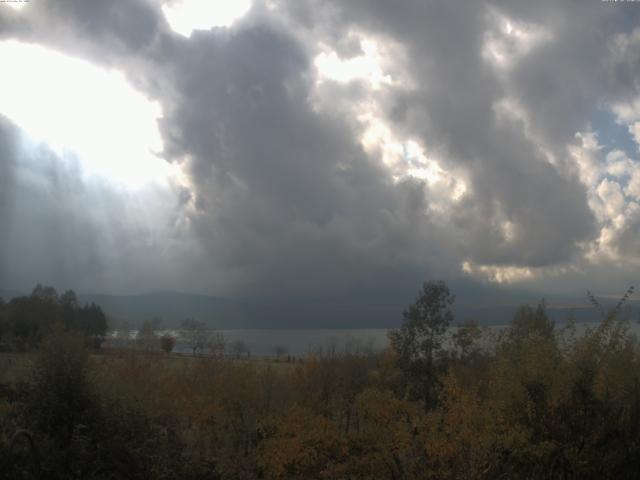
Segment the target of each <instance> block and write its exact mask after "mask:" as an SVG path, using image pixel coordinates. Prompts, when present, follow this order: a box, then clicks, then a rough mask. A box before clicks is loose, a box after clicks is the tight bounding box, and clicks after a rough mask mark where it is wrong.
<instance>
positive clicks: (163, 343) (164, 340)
mask: <svg viewBox="0 0 640 480" xmlns="http://www.w3.org/2000/svg"><path fill="white" fill-rule="evenodd" d="M175 346H176V337H174V336H173V335H169V334H168V333H165V334H164V335H163V336H162V337H160V348H162V351H163V352H165V353H167V354H169V353H171V351H172V350H173V347H175Z"/></svg>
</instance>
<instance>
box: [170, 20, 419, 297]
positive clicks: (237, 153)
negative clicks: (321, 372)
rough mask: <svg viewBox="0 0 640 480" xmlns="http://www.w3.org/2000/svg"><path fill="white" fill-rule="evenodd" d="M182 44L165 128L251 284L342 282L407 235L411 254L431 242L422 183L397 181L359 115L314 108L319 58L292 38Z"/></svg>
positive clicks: (210, 228) (202, 227)
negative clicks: (362, 129) (359, 135)
mask: <svg viewBox="0 0 640 480" xmlns="http://www.w3.org/2000/svg"><path fill="white" fill-rule="evenodd" d="M171 54H172V58H171V61H170V62H169V63H170V65H171V71H172V79H173V82H174V85H175V88H176V91H177V95H176V96H175V97H174V98H172V99H167V100H169V101H166V102H165V108H166V110H165V118H164V119H163V122H162V125H163V131H164V132H165V138H166V139H168V140H169V144H168V146H167V147H168V150H169V151H170V152H171V155H172V156H173V157H174V158H175V159H176V160H175V161H181V159H183V158H186V160H183V161H184V165H185V167H186V168H187V171H188V173H189V176H190V179H191V182H192V187H193V190H194V206H195V209H194V211H193V212H192V213H191V214H190V218H191V219H192V220H193V228H194V230H195V232H196V233H197V234H198V235H199V236H200V238H201V239H202V242H203V244H204V245H206V248H207V249H208V253H209V255H210V258H211V259H212V261H213V262H214V265H216V264H218V265H220V266H221V267H222V268H223V269H227V268H228V269H230V270H231V272H232V275H231V276H232V278H233V276H234V275H237V276H238V280H239V281H240V282H242V283H246V284H245V285H244V286H245V287H248V288H256V289H265V288H267V289H271V288H286V289H310V288H315V287H319V286H320V287H322V288H323V289H331V288H333V287H343V286H344V285H350V284H352V283H353V282H354V281H357V280H361V277H363V276H366V275H368V274H371V272H372V271H375V270H376V269H378V268H383V267H385V268H386V267H387V266H388V264H389V258H391V257H393V256H395V255H397V256H401V255H398V254H397V253H396V252H394V250H397V249H404V248H406V247H407V245H406V243H400V242H397V243H396V242H395V241H396V240H402V238H401V237H407V239H406V240H407V241H408V242H409V243H411V245H410V247H411V248H410V250H409V252H408V253H404V255H407V256H409V257H413V256H414V255H415V254H416V253H417V252H416V247H418V249H419V251H422V248H420V247H419V245H415V243H421V242H424V243H425V244H428V243H429V240H428V239H429V238H430V237H431V235H430V234H428V233H427V232H426V224H427V219H426V218H424V217H423V215H421V213H420V211H421V210H424V208H425V205H424V198H423V196H422V194H421V193H417V197H416V193H414V190H415V191H416V192H420V191H421V189H420V188H418V189H417V190H416V189H415V188H414V186H413V185H411V184H410V183H406V184H403V185H393V184H392V182H391V181H390V179H389V177H388V175H386V172H384V171H383V170H382V169H381V167H380V166H379V165H378V164H377V163H376V162H374V161H372V159H370V158H368V157H367V156H366V155H365V153H364V152H363V151H362V149H361V148H360V147H359V145H358V143H357V142H356V141H354V137H355V135H354V132H352V131H350V128H349V125H348V123H347V122H345V121H343V120H342V119H341V118H339V117H335V116H331V115H320V114H318V113H316V112H314V111H313V110H312V107H311V104H310V102H309V99H310V98H309V97H310V91H309V90H310V76H311V72H310V70H309V58H308V57H307V56H306V54H305V52H304V51H303V50H301V48H300V47H299V46H298V45H296V43H295V42H294V41H293V39H292V38H291V37H289V36H287V35H286V34H284V33H282V32H277V31H273V30H271V29H268V28H260V27H252V28H248V29H246V30H241V31H236V32H232V33H229V34H227V33H223V32H213V33H196V34H194V35H193V36H192V38H191V40H190V41H189V42H183V43H181V44H180V46H179V48H177V49H176V50H174V51H173V52H171ZM414 197H415V198H414ZM421 229H422V230H423V231H422V232H421V234H419V233H418V231H419V230H421ZM397 230H400V231H401V232H402V233H400V234H398V231H397ZM412 237H413V239H412ZM418 238H421V240H420V241H419V242H416V240H417V239H418ZM391 266H393V265H391ZM301 278H304V281H303V282H301V281H300V279H301Z"/></svg>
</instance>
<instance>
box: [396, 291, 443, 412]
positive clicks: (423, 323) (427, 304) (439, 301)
mask: <svg viewBox="0 0 640 480" xmlns="http://www.w3.org/2000/svg"><path fill="white" fill-rule="evenodd" d="M454 300H455V296H454V295H453V294H452V293H451V292H450V291H449V287H448V286H447V285H446V284H445V283H444V282H442V281H438V282H436V281H429V282H425V283H424V284H423V285H422V289H421V290H420V293H419V294H418V297H417V298H416V301H415V302H414V303H413V304H411V305H409V307H408V308H407V309H406V310H405V311H404V314H403V317H404V319H403V323H402V326H401V327H400V328H399V329H397V330H391V331H390V332H389V340H390V342H391V345H392V346H393V348H394V350H395V351H396V352H397V354H398V359H397V360H398V366H399V367H400V369H401V370H402V371H403V372H405V374H406V376H407V380H408V388H409V393H410V395H411V396H412V397H414V398H420V399H421V400H422V401H423V403H424V406H425V408H428V407H429V406H430V405H432V404H433V402H434V400H435V393H434V384H435V382H436V370H437V361H438V359H439V357H440V356H441V354H442V353H443V348H444V346H443V338H444V335H445V332H446V331H447V328H448V327H449V325H450V324H451V322H452V320H453V313H452V311H451V305H452V304H453V302H454Z"/></svg>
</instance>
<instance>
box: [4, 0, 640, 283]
mask: <svg viewBox="0 0 640 480" xmlns="http://www.w3.org/2000/svg"><path fill="white" fill-rule="evenodd" d="M36 7H38V8H36ZM628 12H629V10H628V9H626V8H625V9H618V10H614V9H613V8H611V7H610V6H607V5H605V4H602V3H600V2H565V3H562V4H558V3H557V2H548V3H544V4H540V3H536V4H535V7H534V6H533V4H532V3H531V2H524V1H523V2H493V3H484V2H438V3H435V4H433V3H426V2H422V1H405V2H388V1H382V0H380V1H358V0H354V1H350V2H332V1H326V2H311V1H302V0H296V1H291V2H280V3H279V5H278V7H277V8H276V9H275V10H271V9H270V8H269V7H267V6H266V4H262V3H256V5H255V7H254V10H253V11H252V12H251V13H250V14H249V15H248V17H247V18H246V19H244V20H242V21H241V22H240V23H239V24H237V25H236V26H234V27H233V28H231V29H228V30H227V29H213V30H211V31H206V32H194V34H193V35H192V36H191V38H190V39H187V38H183V37H180V36H178V35H177V34H174V33H173V32H171V31H170V30H169V28H168V25H167V22H166V21H165V20H164V18H163V16H162V13H161V11H160V9H159V6H158V4H154V3H152V2H147V1H143V0H138V1H136V2H128V1H127V2H124V1H122V2H120V1H118V2H86V1H85V2H81V1H64V2H62V1H61V2H43V3H42V5H40V4H38V5H35V4H34V5H30V6H29V8H27V9H25V11H24V13H20V14H16V13H14V12H11V11H9V10H8V9H4V10H2V11H0V30H1V32H2V35H3V36H4V37H5V38H19V39H22V40H26V41H33V42H39V43H43V44H46V45H50V46H52V47H53V48H56V49H59V50H62V51H65V52H67V53H70V54H73V55H78V56H81V57H83V58H86V59H90V60H91V61H93V62H95V63H98V64H102V65H109V66H111V67H114V66H118V67H120V68H121V69H123V70H124V71H125V73H126V74H127V76H128V78H129V79H130V80H131V81H132V82H133V83H134V84H135V85H136V86H137V87H138V88H140V89H142V90H143V91H144V93H145V94H147V95H148V96H150V97H152V98H156V99H158V101H159V102H160V103H161V104H162V107H163V111H164V117H163V119H162V120H161V123H160V127H161V131H162V134H163V137H164V142H165V148H166V160H167V161H171V162H174V163H177V164H179V165H181V166H182V167H183V169H184V172H185V174H186V177H187V182H186V183H185V185H182V186H176V187H175V189H174V190H173V191H172V192H171V195H174V196H175V198H171V199H168V198H165V199H164V200H162V201H163V202H165V203H166V205H168V208H169V209H171V210H172V211H173V210H174V209H176V208H177V210H175V212H173V213H172V214H171V215H169V216H168V217H170V218H169V219H168V220H167V218H165V217H162V219H161V220H157V219H154V220H153V221H154V222H156V221H159V222H160V223H162V222H165V223H162V225H161V226H160V227H158V228H157V229H155V230H154V232H155V233H149V232H144V231H143V232H139V231H136V230H135V228H134V227H133V226H132V224H131V222H129V223H127V227H126V228H118V227H116V228H115V233H114V234H113V237H112V238H115V239H116V240H112V241H111V242H110V243H108V244H105V243H104V242H103V241H102V240H100V237H101V234H102V233H103V232H104V230H105V229H106V228H112V226H111V225H112V223H113V225H117V222H116V221H115V220H114V217H113V216H115V215H117V214H119V213H116V212H122V211H123V209H124V210H126V207H124V206H123V205H124V204H126V202H127V201H129V200H127V199H126V198H118V196H117V194H116V193H114V192H111V191H110V193H104V191H103V192H102V194H100V195H98V194H95V195H94V194H90V193H86V192H85V193H84V194H82V195H80V194H76V196H75V197H74V196H66V197H65V199H63V200H64V201H63V200H60V199H56V201H57V202H58V204H60V205H65V207H63V209H62V210H61V211H63V212H64V215H63V214H61V213H60V214H56V215H54V217H53V218H55V219H56V221H57V223H58V224H59V225H62V227H60V228H59V230H56V229H55V228H52V229H51V231H52V232H56V233H55V235H54V234H46V233H44V230H42V233H43V235H44V236H43V240H42V242H43V243H42V244H40V243H33V244H29V243H26V244H25V245H23V246H21V247H20V249H19V250H17V251H18V252H19V257H20V258H22V257H28V256H29V252H30V251H36V252H41V251H44V249H45V243H46V242H48V241H51V242H52V244H53V245H55V248H57V249H59V250H60V251H61V252H63V253H61V254H60V255H59V256H58V257H57V258H58V260H56V261H57V262H58V263H57V264H56V265H53V266H50V268H51V269H52V270H55V271H61V272H63V274H61V275H63V277H64V278H65V281H69V282H73V281H74V280H75V281H78V279H84V278H91V276H92V275H97V273H96V272H97V271H99V270H100V269H101V268H110V272H113V271H116V270H118V269H122V272H126V274H125V273H120V274H119V275H118V274H115V273H114V274H112V273H110V274H109V275H108V276H109V278H110V279H111V281H113V279H114V278H118V277H123V276H129V277H131V278H135V280H136V281H137V280H139V281H140V283H142V284H146V285H149V288H150V289H152V288H157V287H158V284H157V283H154V282H157V279H158V278H159V277H162V276H164V278H165V280H164V281H165V285H173V287H172V288H175V289H182V290H185V289H186V290H196V291H205V292H206V291H208V292H225V293H264V292H278V293H284V294H286V293H287V292H294V291H296V292H300V291H304V292H306V293H310V292H317V293H320V294H321V293H326V292H330V291H331V292H334V291H340V290H352V289H357V288H358V287H359V286H365V285H366V288H368V289H370V290H371V291H385V290H393V289H397V288H398V286H397V285H392V284H393V283H394V282H397V281H398V279H404V280H402V281H403V282H404V281H406V282H407V284H409V283H410V282H413V281H415V279H416V278H419V277H420V276H428V277H436V276H442V277H447V278H455V277H456V276H458V275H460V273H459V269H460V264H461V262H462V261H463V260H467V259H469V260H472V261H474V262H477V263H479V264H492V265H519V266H533V267H537V266H549V265H551V266H553V265H557V264H564V263H567V262H570V261H572V260H575V258H576V257H578V256H580V254H581V251H580V248H579V247H578V246H577V245H578V244H580V243H582V242H587V241H590V240H592V239H593V238H594V237H595V236H596V235H597V233H598V227H597V225H596V220H595V218H594V215H593V213H592V211H591V209H590V208H589V205H588V199H587V195H588V193H587V191H586V190H585V187H584V185H583V184H581V183H580V182H579V181H578V179H577V177H576V175H574V174H572V173H571V172H570V168H569V166H567V164H568V160H567V149H566V148H567V145H568V144H569V143H571V142H573V141H574V140H573V137H574V135H575V133H576V132H577V131H583V130H585V129H586V128H588V125H589V122H590V119H591V117H592V115H593V112H594V111H595V109H596V108H597V107H598V106H599V104H600V102H602V101H604V100H607V99H609V97H608V96H607V91H608V90H607V89H608V88H609V91H611V92H623V93H624V92H627V93H624V94H625V95H627V96H628V97H630V96H632V95H633V94H634V93H633V92H634V90H633V89H634V88H635V83H634V81H633V78H634V72H635V71H636V70H637V68H636V67H637V65H636V63H637V62H635V63H634V61H633V58H632V56H629V55H627V56H625V57H624V61H619V62H618V63H617V64H616V66H615V67H612V62H611V60H610V58H608V56H609V52H610V47H611V38H612V36H613V35H615V34H616V33H618V32H619V31H624V30H625V29H626V30H628V24H626V23H624V22H623V21H622V17H623V16H624V15H627V14H628ZM501 15H503V16H504V17H505V18H508V19H511V20H513V21H514V22H517V23H518V24H524V25H531V26H533V27H532V28H538V29H540V30H544V31H545V32H547V33H548V34H549V35H548V38H546V39H545V40H544V41H542V42H541V43H540V45H534V46H533V47H531V49H530V51H527V52H526V53H525V54H523V55H521V56H519V57H518V58H517V61H514V62H513V65H512V66H511V67H510V68H508V69H506V70H504V71H499V69H497V67H495V66H494V65H492V64H491V63H490V62H489V61H487V59H486V57H485V56H484V55H483V45H484V44H485V42H486V40H487V35H488V34H490V33H491V32H494V33H493V34H494V35H498V36H499V35H501V33H500V31H499V30H500V27H501V26H500V25H499V19H500V18H502V17H501ZM354 31H355V32H365V34H369V35H372V36H374V37H377V38H379V39H380V41H382V42H384V41H389V42H394V43H395V44H397V45H399V48H401V49H403V50H404V51H405V52H406V55H404V58H406V60H407V63H406V64H403V65H401V63H402V62H401V61H400V60H397V61H396V63H395V66H396V67H397V68H398V70H397V72H391V73H392V74H394V73H397V74H400V73H398V72H406V74H407V75H408V76H410V77H411V79H410V80H411V81H407V82H404V83H403V84H402V85H401V86H396V87H393V88H387V89H385V90H383V91H380V92H377V93H372V92H371V91H370V90H369V89H368V87H367V86H366V85H364V84H362V83H357V82H352V83H351V84H349V85H346V86H325V87H323V88H322V89H317V88H316V87H317V86H316V83H315V82H316V69H315V66H314V64H313V60H314V56H315V55H316V54H317V53H318V49H317V44H318V43H319V42H323V44H325V45H329V46H330V47H331V48H333V49H335V51H336V52H337V53H338V54H339V55H340V56H341V57H343V58H349V57H352V56H357V55H359V54H360V53H361V45H360V42H359V41H357V36H354V35H353V32H354ZM496 31H497V33H495V32H496ZM507 40H508V39H507ZM509 48H514V47H512V46H510V47H509ZM387 60H388V65H391V66H393V65H394V59H387ZM625 62H626V63H625ZM629 92H631V93H629ZM623 93H616V94H615V95H617V96H616V98H622V96H623ZM505 99H507V100H510V101H511V100H513V101H516V102H517V105H518V106H519V108H521V109H522V111H524V112H525V114H526V118H521V119H518V118H511V117H507V118H503V117H501V116H500V115H499V114H498V113H497V110H496V109H497V106H498V105H499V104H500V102H501V101H503V100H505ZM356 101H358V102H363V101H372V102H377V104H378V106H379V107H380V108H381V109H382V110H383V112H384V115H385V118H386V120H387V121H388V123H389V125H391V126H392V127H393V129H394V130H395V131H397V132H398V133H399V134H401V135H406V136H408V137H417V138H419V139H420V140H421V141H422V142H423V143H424V145H425V146H426V148H427V150H428V151H435V152H438V161H439V162H441V164H442V166H443V167H444V168H445V169H447V170H449V169H450V170H451V171H461V172H464V175H465V178H464V180H465V181H466V182H467V184H468V192H467V195H466V196H465V197H463V200H462V201H461V202H458V203H455V202H450V201H449V199H447V198H446V197H445V198H441V197H442V192H441V191H440V190H437V189H435V188H434V189H432V188H430V187H428V186H427V185H426V184H425V183H424V182H422V181H420V180H417V179H415V178H410V177H408V176H407V177H404V178H402V179H399V180H397V181H394V180H393V179H392V176H391V173H390V171H389V169H388V168H387V167H386V166H385V165H384V164H383V163H382V162H381V159H380V158H379V157H378V155H377V154H376V153H375V152H374V153H371V152H370V153H366V152H365V151H364V150H363V148H362V147H361V145H360V139H359V136H360V134H361V132H360V131H359V129H358V128H359V127H358V122H357V121H355V120H354V118H353V117H354V113H355V110H354V107H353V104H354V103H355V102H356ZM318 104H319V105H320V106H318ZM5 137H6V136H5ZM5 137H3V138H4V139H5V141H4V142H3V143H4V144H8V145H10V144H11V142H7V141H6V139H7V138H9V137H6V138H5ZM3 148H15V147H3ZM549 154H551V155H552V156H553V157H554V159H555V160H554V161H555V163H554V164H552V163H550V162H549V160H548V155H549ZM10 156H11V155H9V156H8V157H7V158H9V157H10ZM159 161H162V160H159ZM39 162H40V163H38V164H39V165H40V164H41V163H42V162H41V161H40V160H39ZM44 163H45V164H56V161H55V160H51V159H49V160H47V161H46V162H44ZM35 164H36V162H33V163H32V164H29V165H31V167H30V168H38V167H36V166H35ZM7 165H9V164H8V163H5V164H4V165H0V168H7ZM11 172H13V173H12V175H13V177H12V176H11V175H6V176H5V175H3V176H2V177H0V186H1V187H2V189H3V190H2V191H0V198H2V197H1V196H2V195H4V196H5V197H7V196H11V197H12V199H14V201H13V203H15V198H18V197H19V196H20V194H18V193H16V189H15V185H16V183H17V180H15V168H12V169H11ZM2 173H5V172H2ZM67 176H68V175H67ZM8 179H12V180H8ZM47 181H52V180H51V177H48V180H47ZM2 182H4V183H2ZM81 187H82V188H85V189H87V188H88V187H87V186H86V185H84V186H82V182H80V186H79V187H78V188H81ZM34 188H35V187H34ZM92 188H95V186H94V187H92ZM3 192H5V193H3ZM6 192H11V193H10V194H7V193H6ZM25 195H26V194H22V197H20V198H23V197H24V196H25ZM78 195H79V196H78ZM83 195H84V196H83ZM105 198H108V200H105ZM72 199H73V200H72ZM40 200H41V201H44V202H45V203H46V202H47V201H49V203H51V204H55V203H56V202H52V201H51V199H40ZM76 201H82V202H83V204H84V205H90V204H91V202H99V203H100V202H102V203H101V204H102V206H103V207H104V209H103V210H101V211H106V212H109V213H107V217H108V218H110V220H109V221H105V222H98V223H96V222H93V223H92V221H91V220H90V219H87V215H86V214H85V212H82V211H78V210H77V209H76V210H74V209H69V208H68V206H69V205H71V204H72V203H73V202H76ZM65 202H67V203H65ZM68 202H72V203H68ZM109 202H113V205H115V206H111V205H109V206H108V208H107V206H106V204H107V203H109ZM438 202H444V203H445V204H449V203H450V205H449V207H450V209H449V210H448V211H447V216H448V218H447V219H446V222H443V221H442V219H441V218H440V219H436V218H435V217H434V215H433V208H431V207H432V206H433V205H434V204H436V203H438ZM11 203H12V202H9V203H7V204H11ZM7 204H5V206H4V207H0V214H2V215H3V218H7V215H8V213H7V212H8V210H7V207H6V205H7ZM52 215H53V214H52ZM19 217H20V219H16V218H11V221H13V222H14V223H16V224H20V222H23V223H24V222H27V221H29V222H30V223H31V224H32V225H35V224H38V225H48V223H47V222H48V221H50V220H47V218H49V217H47V218H43V217H42V216H38V212H36V211H35V208H31V207H29V208H26V209H23V210H22V212H21V214H20V215H19ZM185 225H186V226H185ZM506 226H508V228H509V229H511V233H510V236H511V238H508V239H507V238H505V228H507V227H506ZM67 227H69V228H67ZM20 228H23V229H24V228H25V227H20ZM20 228H18V227H15V228H14V229H13V230H14V231H24V232H30V231H29V230H20ZM34 228H35V227H34ZM39 231H40V230H39ZM68 232H73V235H76V236H75V237H74V236H73V235H72V234H70V233H68ZM77 232H80V233H79V234H77ZM158 232H162V234H163V235H166V236H167V238H168V239H169V240H168V241H170V242H172V243H171V245H172V246H171V247H170V248H169V247H166V246H165V247H163V246H162V245H161V244H160V243H154V242H161V241H160V240H158V236H159V233H158ZM47 235H53V236H54V237H55V238H54V239H53V240H51V239H50V238H49V237H48V236H47ZM150 236H151V237H150ZM32 237H33V238H35V236H33V235H32ZM7 238H8V237H7ZM7 238H3V237H0V239H1V240H2V242H3V245H4V246H5V249H4V251H7V247H6V245H11V248H12V249H13V250H12V251H16V250H15V249H16V248H18V247H16V244H15V240H13V242H14V243H11V241H9V240H7ZM150 238H153V240H149V239H150ZM626 238H627V237H625V239H626ZM145 242H146V243H149V242H151V244H153V248H146V249H145V248H143V247H140V245H141V244H142V245H144V244H145ZM625 242H627V243H629V241H627V240H625ZM627 243H625V245H626V244H627ZM69 245H71V246H73V248H74V249H76V250H77V251H80V252H88V253H83V254H80V255H74V256H70V255H69V254H68V253H67V252H68V251H69ZM121 245H129V246H130V247H129V248H124V249H122V248H119V247H120V246H121ZM627 250H629V251H631V250H632V247H631V246H628V247H627ZM54 251H58V250H54ZM89 252H100V253H99V254H95V255H96V256H92V255H94V254H93V253H89ZM105 252H106V253H105ZM145 252H146V253H145ZM159 252H160V253H159ZM154 254H159V255H162V257H161V260H162V261H161V264H160V265H158V264H157V262H156V263H155V264H154V262H153V260H152V258H151V257H152V256H153V255H154ZM136 258H137V260H136V261H134V262H132V261H131V259H136ZM83 259H84V260H83ZM39 261H41V262H45V261H44V260H38V259H35V260H33V263H34V265H36V264H37V263H38V262H39ZM92 262H94V263H92ZM95 262H97V263H95ZM87 265H89V267H87ZM95 265H99V266H100V268H94V267H95ZM178 266H179V267H178ZM5 271H7V270H5ZM12 271H15V270H12ZM67 279H68V280H67ZM372 279H374V280H372ZM0 281H2V279H0ZM145 282H146V283H145ZM170 288H171V287H170ZM410 288H412V287H410Z"/></svg>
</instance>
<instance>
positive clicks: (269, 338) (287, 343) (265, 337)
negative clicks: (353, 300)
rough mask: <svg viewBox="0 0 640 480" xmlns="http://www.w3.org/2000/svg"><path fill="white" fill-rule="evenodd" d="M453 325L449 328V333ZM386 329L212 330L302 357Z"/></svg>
mask: <svg viewBox="0 0 640 480" xmlns="http://www.w3.org/2000/svg"><path fill="white" fill-rule="evenodd" d="M595 325H596V324H595V323H581V324H578V325H576V328H577V333H578V334H580V333H582V332H584V330H585V329H586V328H588V327H593V326H595ZM562 327H563V325H562V324H556V329H557V330H558V329H561V328H562ZM629 327H630V330H631V332H633V333H634V334H636V335H637V336H639V337H640V325H639V324H638V323H637V322H631V323H630V324H629ZM455 328H456V327H452V328H451V332H453V331H455ZM503 328H505V326H504V325H495V326H490V327H489V331H490V332H493V333H495V334H497V333H498V332H499V331H500V330H502V329H503ZM388 332H389V329H386V328H369V329H316V330H303V329H300V330H298V329H286V330H272V329H270V330H267V329H265V330H216V331H215V333H222V334H223V335H224V338H225V340H226V344H227V352H228V353H231V350H232V344H233V343H234V342H236V341H242V342H244V344H245V345H246V347H247V349H248V350H249V351H250V352H251V355H257V356H261V357H264V356H275V355H276V347H283V348H284V350H285V354H289V355H295V356H305V355H307V354H309V353H312V352H315V351H317V350H318V349H323V350H326V349H334V350H335V351H336V352H343V351H345V350H347V349H348V350H350V351H352V352H354V351H360V352H362V351H363V350H364V349H367V350H370V351H374V352H378V351H382V350H384V349H385V348H386V347H387V345H388V344H389V339H388V337H387V333H388ZM165 333H168V334H170V335H172V336H175V337H176V338H177V339H178V341H177V343H176V346H175V348H174V351H175V352H178V353H191V350H190V348H189V345H188V344H187V343H186V342H185V341H184V340H182V339H181V338H180V332H179V331H176V330H162V331H158V332H156V334H157V335H159V336H161V335H163V334H165ZM136 335H137V331H136V330H132V331H130V332H129V338H130V339H131V340H133V339H135V338H136ZM117 336H118V332H111V333H110V335H109V340H110V342H113V344H114V345H115V344H116V341H115V340H114V338H116V337H117Z"/></svg>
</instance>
